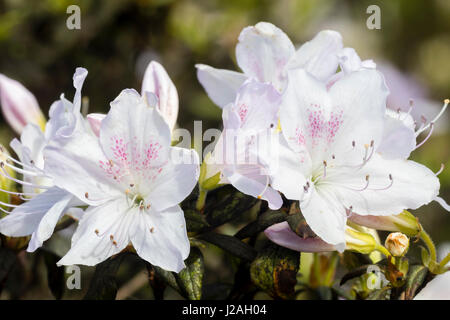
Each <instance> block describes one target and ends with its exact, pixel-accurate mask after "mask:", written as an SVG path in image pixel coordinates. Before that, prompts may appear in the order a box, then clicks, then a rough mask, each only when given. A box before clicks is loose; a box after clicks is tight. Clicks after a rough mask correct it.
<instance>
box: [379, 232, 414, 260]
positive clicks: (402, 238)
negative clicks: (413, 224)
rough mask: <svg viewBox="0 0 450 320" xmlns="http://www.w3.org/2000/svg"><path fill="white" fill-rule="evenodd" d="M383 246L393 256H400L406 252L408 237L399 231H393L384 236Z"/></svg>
mask: <svg viewBox="0 0 450 320" xmlns="http://www.w3.org/2000/svg"><path fill="white" fill-rule="evenodd" d="M384 246H385V247H386V249H388V251H389V252H390V253H391V254H392V255H393V256H395V257H401V256H404V255H405V254H406V252H408V248H409V238H408V237H407V236H406V235H404V234H403V233H401V232H393V233H391V234H389V236H388V237H387V238H386V241H385V243H384Z"/></svg>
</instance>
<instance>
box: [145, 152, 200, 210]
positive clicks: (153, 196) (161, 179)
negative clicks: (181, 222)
mask: <svg viewBox="0 0 450 320" xmlns="http://www.w3.org/2000/svg"><path fill="white" fill-rule="evenodd" d="M169 153H170V154H169V161H168V163H167V164H166V165H164V166H163V167H161V168H160V169H161V171H160V172H159V174H158V175H157V176H156V177H155V178H154V180H152V181H145V182H144V183H146V184H145V185H144V186H142V190H143V193H144V198H145V200H146V202H147V201H148V202H149V203H150V204H151V206H152V207H154V208H155V210H157V211H163V210H165V209H167V208H170V207H173V206H175V205H177V204H179V203H180V202H181V201H183V200H184V199H185V198H186V197H187V196H188V195H189V194H190V193H191V192H192V190H193V189H194V187H195V185H196V183H197V181H198V177H199V172H200V168H199V158H198V154H197V152H196V151H195V150H193V149H189V150H188V149H184V148H178V147H171V148H170V152H169Z"/></svg>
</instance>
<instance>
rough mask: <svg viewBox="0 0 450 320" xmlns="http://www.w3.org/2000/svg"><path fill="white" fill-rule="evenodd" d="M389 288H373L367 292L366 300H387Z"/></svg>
mask: <svg viewBox="0 0 450 320" xmlns="http://www.w3.org/2000/svg"><path fill="white" fill-rule="evenodd" d="M390 290H391V288H390V287H384V288H382V289H377V290H374V291H372V292H371V293H370V294H369V296H368V297H367V299H366V300H389V292H390Z"/></svg>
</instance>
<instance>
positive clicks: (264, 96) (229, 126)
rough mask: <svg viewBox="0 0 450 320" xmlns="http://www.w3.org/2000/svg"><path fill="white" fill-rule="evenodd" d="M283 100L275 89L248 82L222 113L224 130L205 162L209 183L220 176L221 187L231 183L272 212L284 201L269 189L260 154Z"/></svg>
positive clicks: (267, 143) (264, 164) (266, 164)
mask: <svg viewBox="0 0 450 320" xmlns="http://www.w3.org/2000/svg"><path fill="white" fill-rule="evenodd" d="M280 98H281V96H280V94H279V93H278V92H277V91H276V90H275V88H273V86H272V85H270V84H264V83H261V82H259V81H257V80H254V79H252V80H247V81H246V82H245V83H244V84H243V85H242V87H241V88H240V89H239V91H238V94H237V97H236V100H235V101H234V103H230V104H228V105H227V106H225V108H224V109H223V123H224V130H223V132H222V135H221V136H220V138H219V140H218V142H217V144H216V145H215V148H214V151H213V153H212V154H211V156H210V157H208V158H207V159H205V161H207V167H208V169H207V175H206V177H205V178H206V179H208V178H210V177H211V176H214V175H215V174H217V173H218V172H221V179H220V182H219V183H220V184H225V183H231V184H232V185H233V186H234V187H235V188H236V189H238V190H239V191H241V192H243V193H245V194H248V195H251V196H253V197H257V198H259V199H264V200H266V201H268V203H269V207H270V208H272V209H279V208H280V207H281V205H282V199H281V196H280V194H279V193H278V192H277V191H275V190H274V189H272V188H271V187H270V186H269V184H270V172H269V168H268V163H266V162H264V159H263V158H262V157H261V154H260V152H261V150H265V149H266V148H270V143H271V142H272V141H271V139H270V138H271V131H273V130H275V127H276V125H277V123H278V118H277V114H278V109H279V103H280ZM272 151H275V150H272ZM275 152H276V151H275Z"/></svg>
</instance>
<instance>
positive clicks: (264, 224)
mask: <svg viewBox="0 0 450 320" xmlns="http://www.w3.org/2000/svg"><path fill="white" fill-rule="evenodd" d="M286 217H287V214H286V213H285V212H283V211H278V210H268V211H266V212H264V213H263V214H261V215H260V216H259V217H258V219H257V220H256V221H253V222H251V223H249V224H248V225H246V226H245V227H243V228H242V229H241V230H239V231H238V232H237V233H236V234H235V235H234V236H235V237H236V238H238V239H245V238H249V237H251V236H253V235H255V234H257V233H259V232H261V231H264V230H265V229H266V228H268V227H270V226H271V225H274V224H276V223H280V222H283V221H285V220H286Z"/></svg>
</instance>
